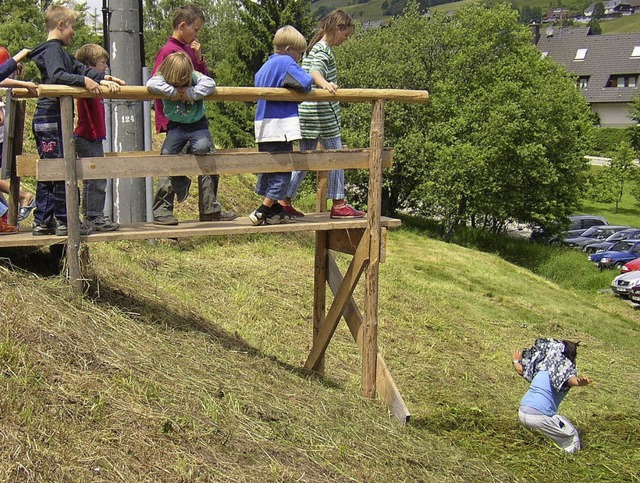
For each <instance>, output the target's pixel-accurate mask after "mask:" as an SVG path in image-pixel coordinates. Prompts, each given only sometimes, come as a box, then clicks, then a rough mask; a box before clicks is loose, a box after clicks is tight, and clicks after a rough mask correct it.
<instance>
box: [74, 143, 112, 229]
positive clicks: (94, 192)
mask: <svg viewBox="0 0 640 483" xmlns="http://www.w3.org/2000/svg"><path fill="white" fill-rule="evenodd" d="M74 140H75V145H76V153H77V154H78V156H79V157H81V158H101V157H103V156H104V149H103V148H102V141H101V140H95V141H89V140H88V139H85V138H83V137H80V136H74ZM82 187H83V190H82V207H83V208H84V210H83V211H84V215H85V216H86V217H88V218H95V217H97V216H104V202H105V199H106V189H107V180H106V179H85V180H84V181H83V182H82Z"/></svg>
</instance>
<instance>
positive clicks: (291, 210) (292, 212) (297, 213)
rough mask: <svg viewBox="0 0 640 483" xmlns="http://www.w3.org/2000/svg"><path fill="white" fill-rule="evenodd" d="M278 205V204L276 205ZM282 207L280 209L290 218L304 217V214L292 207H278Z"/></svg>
mask: <svg viewBox="0 0 640 483" xmlns="http://www.w3.org/2000/svg"><path fill="white" fill-rule="evenodd" d="M278 204H280V203H278ZM280 206H282V209H283V210H284V211H285V212H286V213H288V214H290V215H291V216H295V217H296V218H302V217H303V216H304V213H303V212H301V211H298V210H296V209H295V208H294V207H293V206H291V205H280Z"/></svg>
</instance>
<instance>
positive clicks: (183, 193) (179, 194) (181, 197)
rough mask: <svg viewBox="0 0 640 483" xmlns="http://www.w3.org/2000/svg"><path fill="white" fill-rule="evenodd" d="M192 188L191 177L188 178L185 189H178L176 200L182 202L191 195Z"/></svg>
mask: <svg viewBox="0 0 640 483" xmlns="http://www.w3.org/2000/svg"><path fill="white" fill-rule="evenodd" d="M190 188H191V178H187V182H186V185H185V188H184V190H180V191H176V200H178V203H182V202H183V201H184V200H186V199H187V198H188V197H189V189H190Z"/></svg>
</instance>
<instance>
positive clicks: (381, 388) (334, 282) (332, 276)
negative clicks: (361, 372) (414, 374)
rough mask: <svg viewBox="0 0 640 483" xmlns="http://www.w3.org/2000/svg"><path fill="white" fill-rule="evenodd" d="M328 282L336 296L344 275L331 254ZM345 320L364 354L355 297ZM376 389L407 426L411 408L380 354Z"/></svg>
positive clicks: (360, 320) (360, 323)
mask: <svg viewBox="0 0 640 483" xmlns="http://www.w3.org/2000/svg"><path fill="white" fill-rule="evenodd" d="M327 266H328V269H327V282H328V284H329V287H330V288H331V290H332V292H333V293H334V294H335V293H337V291H338V290H339V288H340V284H341V283H342V273H340V269H339V268H338V264H337V263H336V261H335V258H334V257H333V255H331V254H329V255H328V258H327ZM343 316H344V320H345V322H346V323H347V326H348V327H349V332H351V335H352V336H353V340H355V341H356V344H357V345H358V349H360V353H362V333H361V331H360V327H361V326H362V314H361V313H360V310H359V309H358V306H357V305H356V302H355V300H353V297H351V299H350V300H349V303H348V304H347V306H346V308H345V310H344V314H343ZM376 369H377V370H376V389H377V391H378V395H379V396H380V399H382V402H384V404H385V405H386V406H387V407H388V408H389V411H391V414H393V415H394V416H395V417H396V418H398V420H400V422H401V423H403V424H406V423H408V422H409V419H410V418H411V413H410V412H409V408H407V405H406V404H405V402H404V399H402V395H401V394H400V391H399V390H398V386H396V383H395V381H394V380H393V376H392V375H391V372H390V371H389V369H388V368H387V364H386V363H385V361H384V358H383V357H382V355H381V354H380V353H379V352H378V360H377V366H376Z"/></svg>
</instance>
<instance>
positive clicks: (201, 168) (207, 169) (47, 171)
mask: <svg viewBox="0 0 640 483" xmlns="http://www.w3.org/2000/svg"><path fill="white" fill-rule="evenodd" d="M369 157H370V152H369V150H368V149H348V150H335V151H294V152H290V153H278V154H274V153H257V152H242V151H241V152H224V153H219V154H218V153H216V154H206V155H204V156H194V155H192V154H183V155H165V156H133V157H120V156H116V157H113V156H105V157H102V158H79V159H78V160H77V167H76V176H77V178H78V179H105V178H142V177H145V176H177V175H201V174H239V173H277V172H281V171H295V170H301V171H328V170H331V169H346V168H350V169H351V168H353V169H356V168H361V169H366V168H367V167H368V162H367V160H368V158H369ZM383 157H384V161H385V166H391V158H392V150H391V149H385V151H384V155H383ZM63 173H64V167H63V162H62V161H61V160H57V159H40V160H38V162H37V168H36V173H35V176H36V177H37V178H38V180H39V181H54V180H60V179H62V177H63ZM26 175H28V174H27V173H24V172H22V171H21V176H26Z"/></svg>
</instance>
